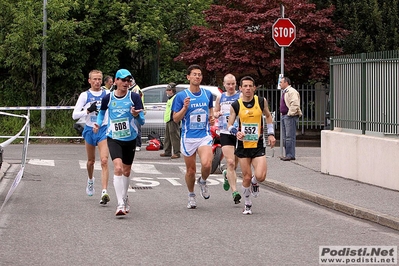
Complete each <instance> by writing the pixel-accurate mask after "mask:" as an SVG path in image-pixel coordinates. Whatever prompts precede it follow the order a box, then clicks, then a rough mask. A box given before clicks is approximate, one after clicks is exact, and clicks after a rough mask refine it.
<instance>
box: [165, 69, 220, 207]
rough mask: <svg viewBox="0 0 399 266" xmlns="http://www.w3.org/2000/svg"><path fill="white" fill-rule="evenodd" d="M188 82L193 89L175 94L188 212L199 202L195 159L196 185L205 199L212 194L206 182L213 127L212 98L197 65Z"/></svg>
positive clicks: (210, 158)
mask: <svg viewBox="0 0 399 266" xmlns="http://www.w3.org/2000/svg"><path fill="white" fill-rule="evenodd" d="M187 79H188V80H189V81H190V88H188V89H186V90H184V91H181V92H179V93H177V94H176V96H175V99H174V101H173V104H172V111H173V112H174V113H173V120H174V121H175V122H176V123H179V122H180V121H182V129H181V130H182V132H181V149H180V151H181V153H182V154H183V155H184V162H185V163H186V176H185V178H186V184H187V188H188V204H187V208H188V209H195V208H196V207H197V202H196V198H195V193H194V184H195V174H196V164H195V163H196V155H197V153H198V155H199V157H200V162H201V176H200V177H198V179H197V183H198V185H199V186H200V193H201V196H202V197H203V198H204V199H209V197H210V194H209V190H208V186H207V184H206V179H207V178H208V176H209V174H210V172H211V165H212V158H213V156H212V136H211V132H210V124H213V123H214V121H215V118H214V117H213V96H212V93H211V92H210V91H208V90H205V89H202V88H201V87H200V84H201V81H202V70H201V67H200V66H198V65H191V66H189V67H188V69H187Z"/></svg>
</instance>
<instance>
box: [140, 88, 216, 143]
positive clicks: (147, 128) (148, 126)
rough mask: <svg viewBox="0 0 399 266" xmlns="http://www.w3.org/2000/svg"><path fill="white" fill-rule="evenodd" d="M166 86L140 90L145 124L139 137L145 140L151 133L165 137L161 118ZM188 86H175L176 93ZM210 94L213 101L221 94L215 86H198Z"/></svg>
mask: <svg viewBox="0 0 399 266" xmlns="http://www.w3.org/2000/svg"><path fill="white" fill-rule="evenodd" d="M167 85H168V84H160V85H153V86H149V87H145V88H142V89H141V91H142V92H143V94H144V106H145V109H146V114H145V124H144V126H142V128H141V130H142V132H141V136H142V138H143V139H145V138H147V136H148V134H150V133H151V131H155V132H156V133H158V134H159V135H160V136H161V137H162V138H163V137H164V136H165V122H164V120H163V116H164V113H165V106H166V101H167V100H168V98H167V96H166V93H165V90H166V86H167ZM189 86H190V85H189V84H179V85H177V86H176V92H179V91H182V90H184V89H187V88H188V87H189ZM200 87H201V88H204V89H206V90H209V91H211V92H212V95H213V101H215V100H216V97H217V96H218V95H220V94H221V90H220V89H219V88H218V87H215V86H203V85H201V86H200Z"/></svg>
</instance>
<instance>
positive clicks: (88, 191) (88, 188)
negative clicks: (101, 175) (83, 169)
mask: <svg viewBox="0 0 399 266" xmlns="http://www.w3.org/2000/svg"><path fill="white" fill-rule="evenodd" d="M86 194H87V196H93V194H94V177H93V179H91V180H90V179H89V180H87V186H86Z"/></svg>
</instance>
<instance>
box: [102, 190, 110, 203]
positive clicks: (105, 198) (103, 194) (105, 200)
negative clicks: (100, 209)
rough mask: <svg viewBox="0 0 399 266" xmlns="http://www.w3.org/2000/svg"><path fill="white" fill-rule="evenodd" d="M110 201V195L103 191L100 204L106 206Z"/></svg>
mask: <svg viewBox="0 0 399 266" xmlns="http://www.w3.org/2000/svg"><path fill="white" fill-rule="evenodd" d="M109 201H110V198H109V195H108V193H107V192H106V191H103V192H102V193H101V200H100V204H102V205H105V204H107V203H108V202H109Z"/></svg>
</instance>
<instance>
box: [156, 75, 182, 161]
mask: <svg viewBox="0 0 399 266" xmlns="http://www.w3.org/2000/svg"><path fill="white" fill-rule="evenodd" d="M165 93H166V96H167V97H168V101H167V102H166V107H165V114H164V118H163V120H164V121H165V123H166V127H165V146H164V148H165V152H164V153H161V154H160V156H161V157H170V158H171V159H177V158H180V123H176V122H175V121H173V115H172V102H173V100H174V98H175V96H176V84H175V83H169V84H168V86H166V91H165ZM172 147H173V155H172Z"/></svg>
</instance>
